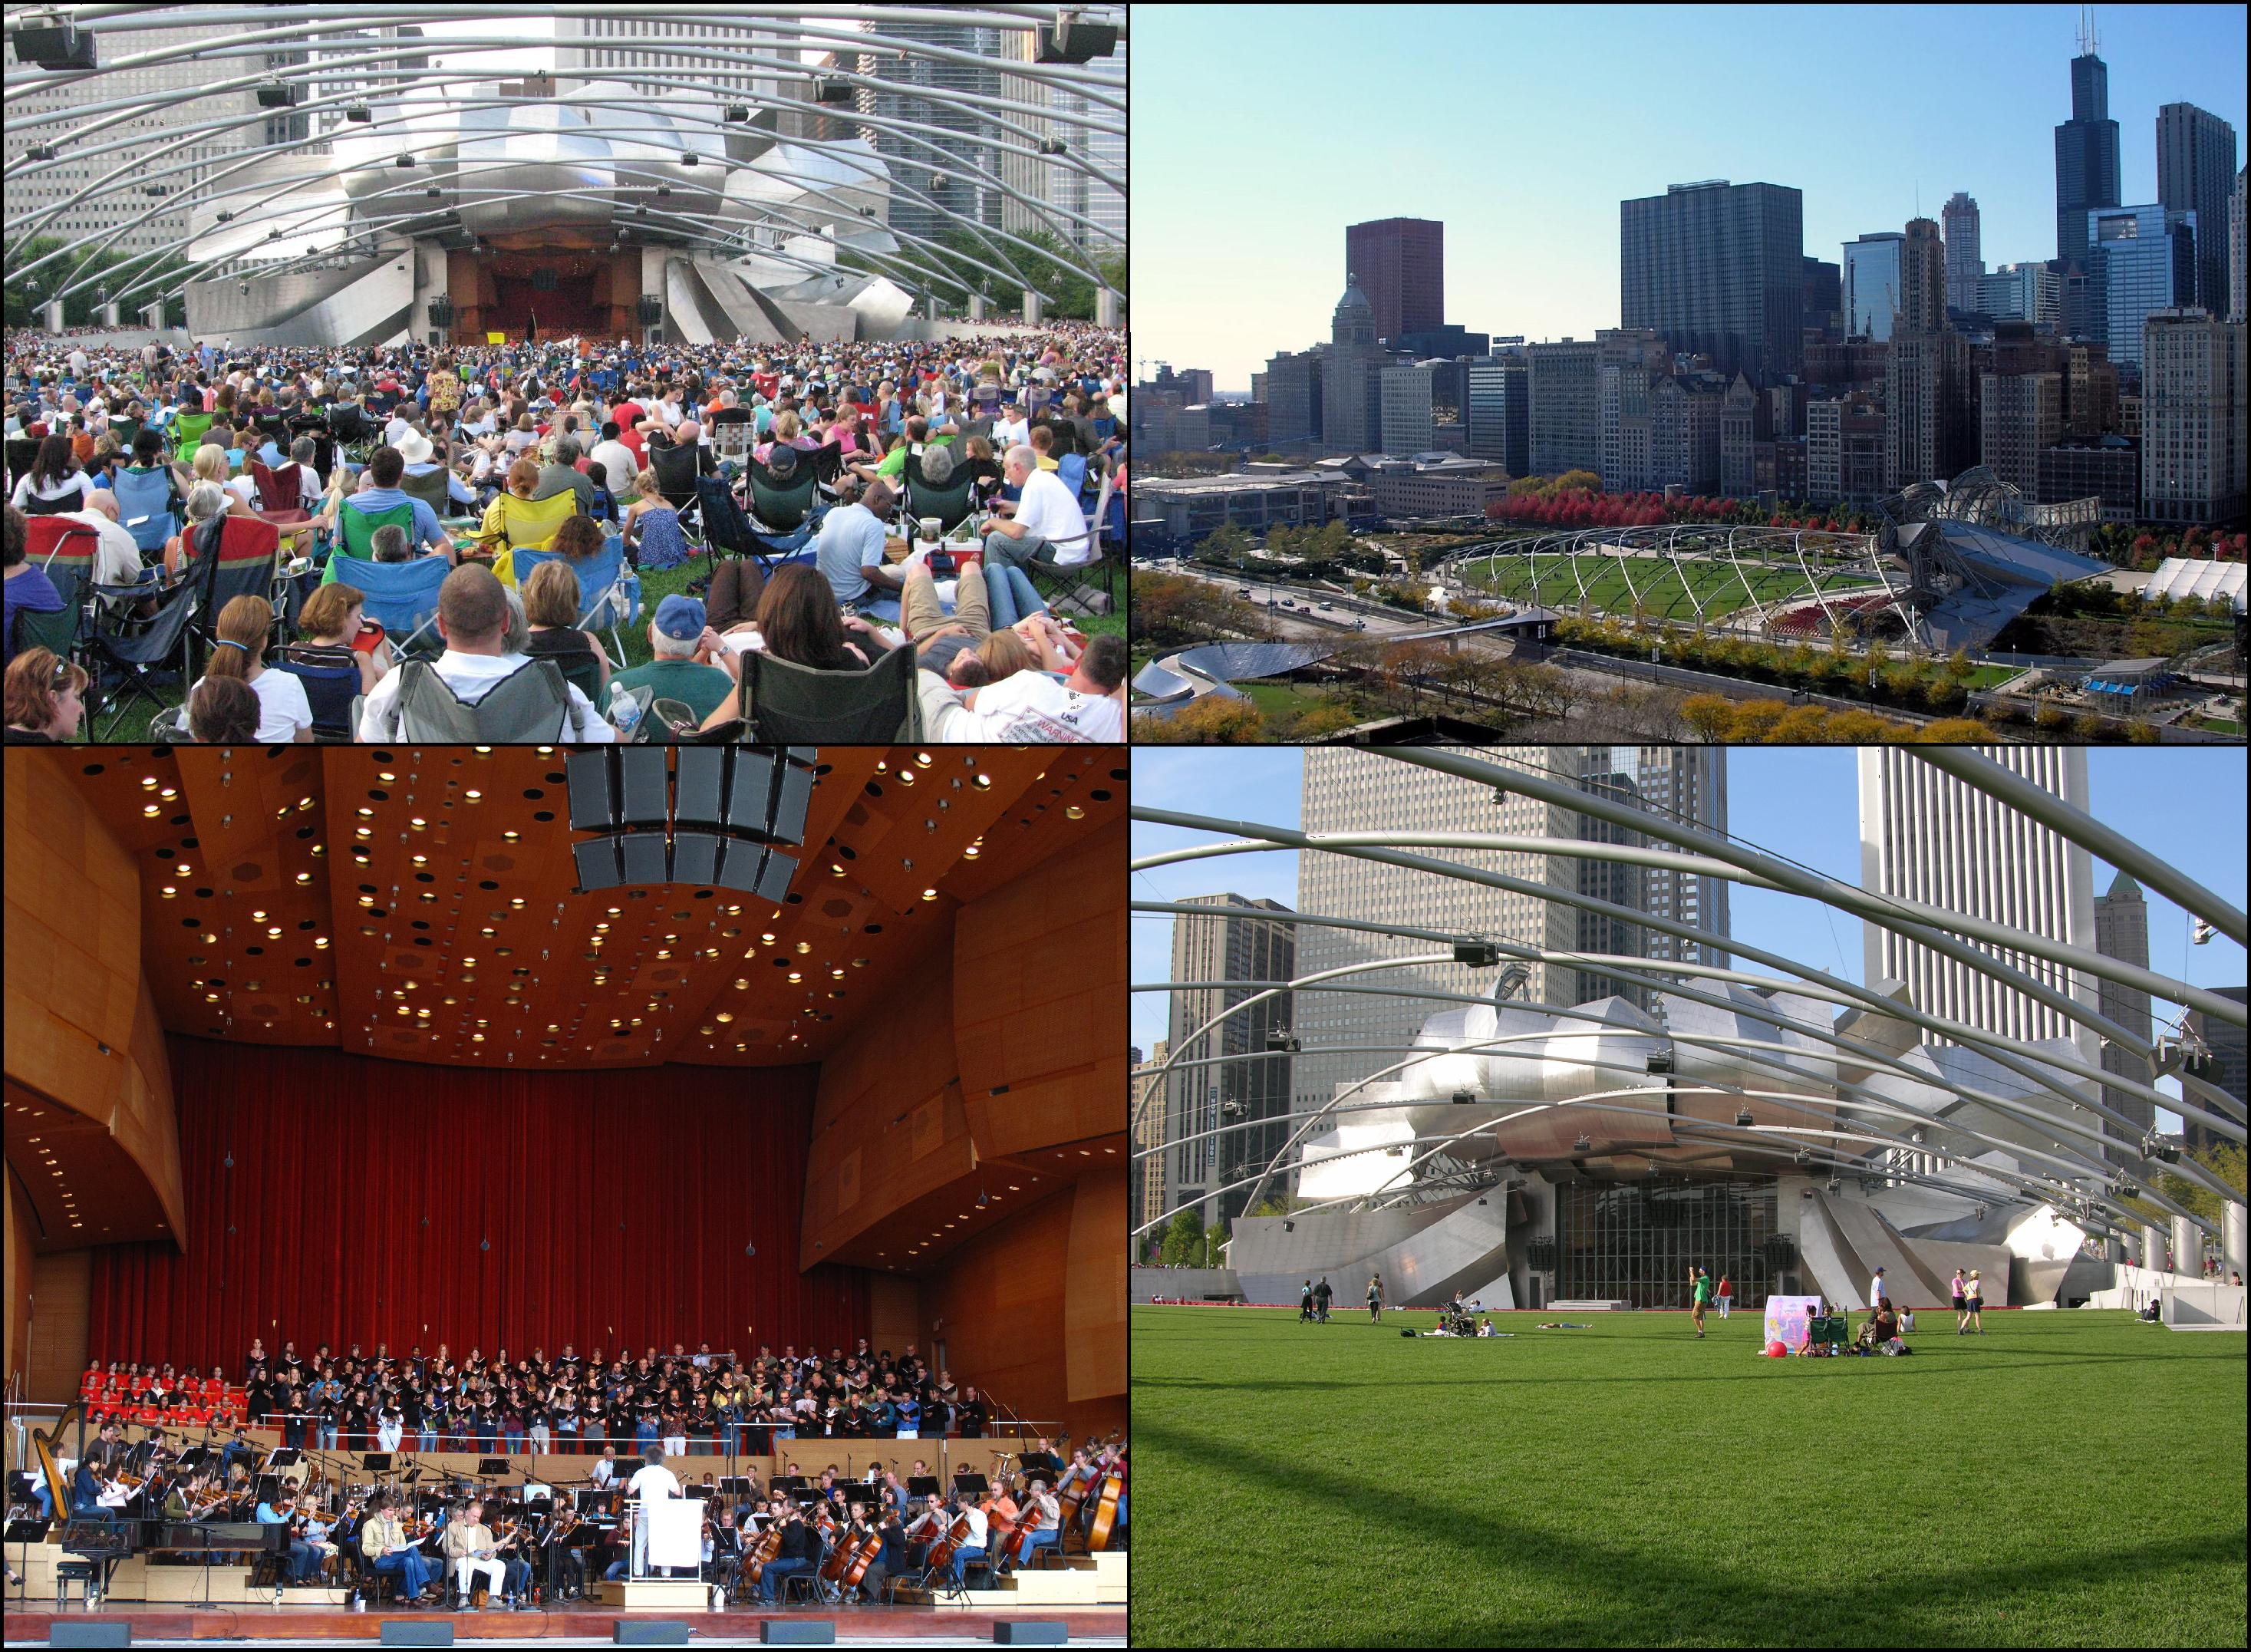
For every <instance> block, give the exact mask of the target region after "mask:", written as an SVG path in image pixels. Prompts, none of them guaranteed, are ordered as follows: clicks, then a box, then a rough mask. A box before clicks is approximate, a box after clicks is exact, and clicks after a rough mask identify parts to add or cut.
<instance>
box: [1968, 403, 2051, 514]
mask: <svg viewBox="0 0 2251 1652" xmlns="http://www.w3.org/2000/svg"><path fill="white" fill-rule="evenodd" d="M1981 386H1982V388H1981V393H1980V395H1979V397H1978V400H1977V420H1978V432H1977V457H1978V462H1980V463H1982V464H1985V465H1988V466H1991V469H1992V471H1993V474H1994V475H1997V476H1998V477H2000V479H2001V480H2002V481H2004V482H2007V483H2009V484H2010V485H2011V486H2012V487H2013V488H2015V489H2017V491H2018V492H2019V493H2021V494H2023V495H2024V496H2025V497H2026V498H2027V499H2036V498H2038V497H2039V496H2040V451H2041V449H2043V448H2053V447H2054V446H2055V444H2056V443H2057V442H2059V441H2062V440H2063V375H2062V374H2061V373H2055V372H2036V373H1986V374H1984V376H1983V378H1982V380H1981Z"/></svg>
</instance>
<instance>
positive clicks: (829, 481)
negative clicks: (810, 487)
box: [802, 441, 844, 499]
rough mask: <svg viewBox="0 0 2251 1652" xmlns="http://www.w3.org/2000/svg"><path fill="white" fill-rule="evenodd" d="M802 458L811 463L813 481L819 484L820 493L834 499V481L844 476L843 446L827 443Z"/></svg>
mask: <svg viewBox="0 0 2251 1652" xmlns="http://www.w3.org/2000/svg"><path fill="white" fill-rule="evenodd" d="M802 458H804V459H810V460H811V461H813V476H814V481H815V482H819V483H820V484H821V492H822V493H824V494H826V495H827V496H828V497H829V498H831V499H834V498H835V496H836V479H837V478H838V477H839V476H841V475H843V474H844V446H843V444H842V442H836V441H832V442H828V443H827V444H825V445H824V446H821V447H819V448H814V449H813V450H812V451H811V452H809V453H807V454H804V455H802Z"/></svg>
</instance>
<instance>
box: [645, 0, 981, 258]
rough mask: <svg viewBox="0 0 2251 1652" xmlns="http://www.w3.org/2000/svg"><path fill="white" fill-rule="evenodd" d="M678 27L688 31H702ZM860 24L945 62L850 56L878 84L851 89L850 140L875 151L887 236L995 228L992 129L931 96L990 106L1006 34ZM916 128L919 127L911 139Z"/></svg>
mask: <svg viewBox="0 0 2251 1652" xmlns="http://www.w3.org/2000/svg"><path fill="white" fill-rule="evenodd" d="M679 26H681V27H682V28H686V29H690V30H693V29H697V28H700V27H702V24H700V23H689V24H681V25H679ZM861 26H862V27H863V28H865V29H867V30H868V31H870V32H875V33H882V34H885V35H890V36H896V37H897V38H901V39H905V40H911V41H914V42H916V43H917V44H918V45H925V46H930V47H934V48H937V49H938V51H939V52H943V53H945V55H944V56H939V57H929V56H912V57H910V56H905V55H903V54H901V53H899V52H890V51H884V52H861V53H859V54H858V62H857V68H858V71H859V73H862V74H863V75H867V76H869V77H870V78H872V79H875V80H880V81H882V82H883V85H882V86H881V87H859V88H858V89H857V91H856V94H855V97H856V101H857V103H858V107H859V113H860V114H861V115H862V116H865V117H869V119H868V121H867V123H866V124H865V125H864V126H863V127H862V130H861V133H860V135H861V136H862V137H864V138H866V139H867V140H868V141H869V142H871V143H872V144H874V145H875V148H876V154H878V155H880V156H883V163H884V164H885V165H886V166H888V167H889V168H890V174H891V185H892V187H891V199H890V219H889V222H890V226H891V228H892V229H893V230H895V231H897V232H898V233H901V234H903V235H911V236H918V237H921V238H923V239H930V240H938V239H943V238H944V237H945V236H946V235H948V234H950V233H953V232H955V231H958V230H962V229H965V228H968V227H971V226H976V227H981V228H984V229H999V228H1000V227H1001V203H1002V202H1003V201H1004V200H1005V199H1007V196H1006V195H1005V194H1004V192H1003V191H1002V190H1001V180H1000V175H999V172H998V170H997V168H996V166H995V163H994V157H995V155H996V151H995V150H994V148H993V142H992V139H993V130H994V128H993V127H992V125H991V124H990V122H988V121H987V120H986V119H985V118H983V117H981V116H979V115H970V114H967V113H965V111H964V110H963V108H962V107H961V105H960V104H959V102H952V101H947V102H940V101H937V94H941V93H943V94H947V96H948V97H967V98H971V99H976V98H983V99H986V100H987V101H988V102H987V107H990V105H991V104H993V103H997V102H998V101H1000V98H1001V64H1002V62H1003V61H1004V60H1005V58H1004V46H1005V45H1006V44H1007V43H1008V42H1007V40H1006V38H1004V37H1005V36H1006V35H1009V34H1013V33H1014V32H1015V31H1002V30H1000V29H994V28H986V27H982V26H980V25H976V24H955V23H908V22H891V21H888V20H887V21H885V22H884V23H883V24H882V25H881V26H880V28H878V27H877V26H876V24H862V25H861ZM918 126H919V127H921V128H925V130H922V131H918V130H916V129H915V128H917V127H918ZM928 128H936V129H938V130H941V131H943V132H945V133H946V134H947V136H946V139H945V142H944V143H943V144H938V143H934V142H933V141H932V138H931V137H930V136H929V135H928V130H927V129H928ZM964 220H966V223H965V221H964Z"/></svg>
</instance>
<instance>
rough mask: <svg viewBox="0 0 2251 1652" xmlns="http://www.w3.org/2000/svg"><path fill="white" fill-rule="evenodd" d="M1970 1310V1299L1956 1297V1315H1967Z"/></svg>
mask: <svg viewBox="0 0 2251 1652" xmlns="http://www.w3.org/2000/svg"><path fill="white" fill-rule="evenodd" d="M1969 1309H1970V1301H1969V1298H1967V1297H1964V1296H1957V1297H1956V1298H1955V1299H1954V1311H1955V1312H1956V1313H1957V1314H1963V1313H1967V1312H1968V1311H1969Z"/></svg>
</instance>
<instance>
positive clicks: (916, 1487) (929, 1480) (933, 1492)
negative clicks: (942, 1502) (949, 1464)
mask: <svg viewBox="0 0 2251 1652" xmlns="http://www.w3.org/2000/svg"><path fill="white" fill-rule="evenodd" d="M941 1495H943V1494H942V1493H941V1490H940V1489H939V1486H938V1476H937V1475H908V1476H907V1496H910V1497H922V1498H925V1499H926V1498H931V1497H936V1496H941Z"/></svg>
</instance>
